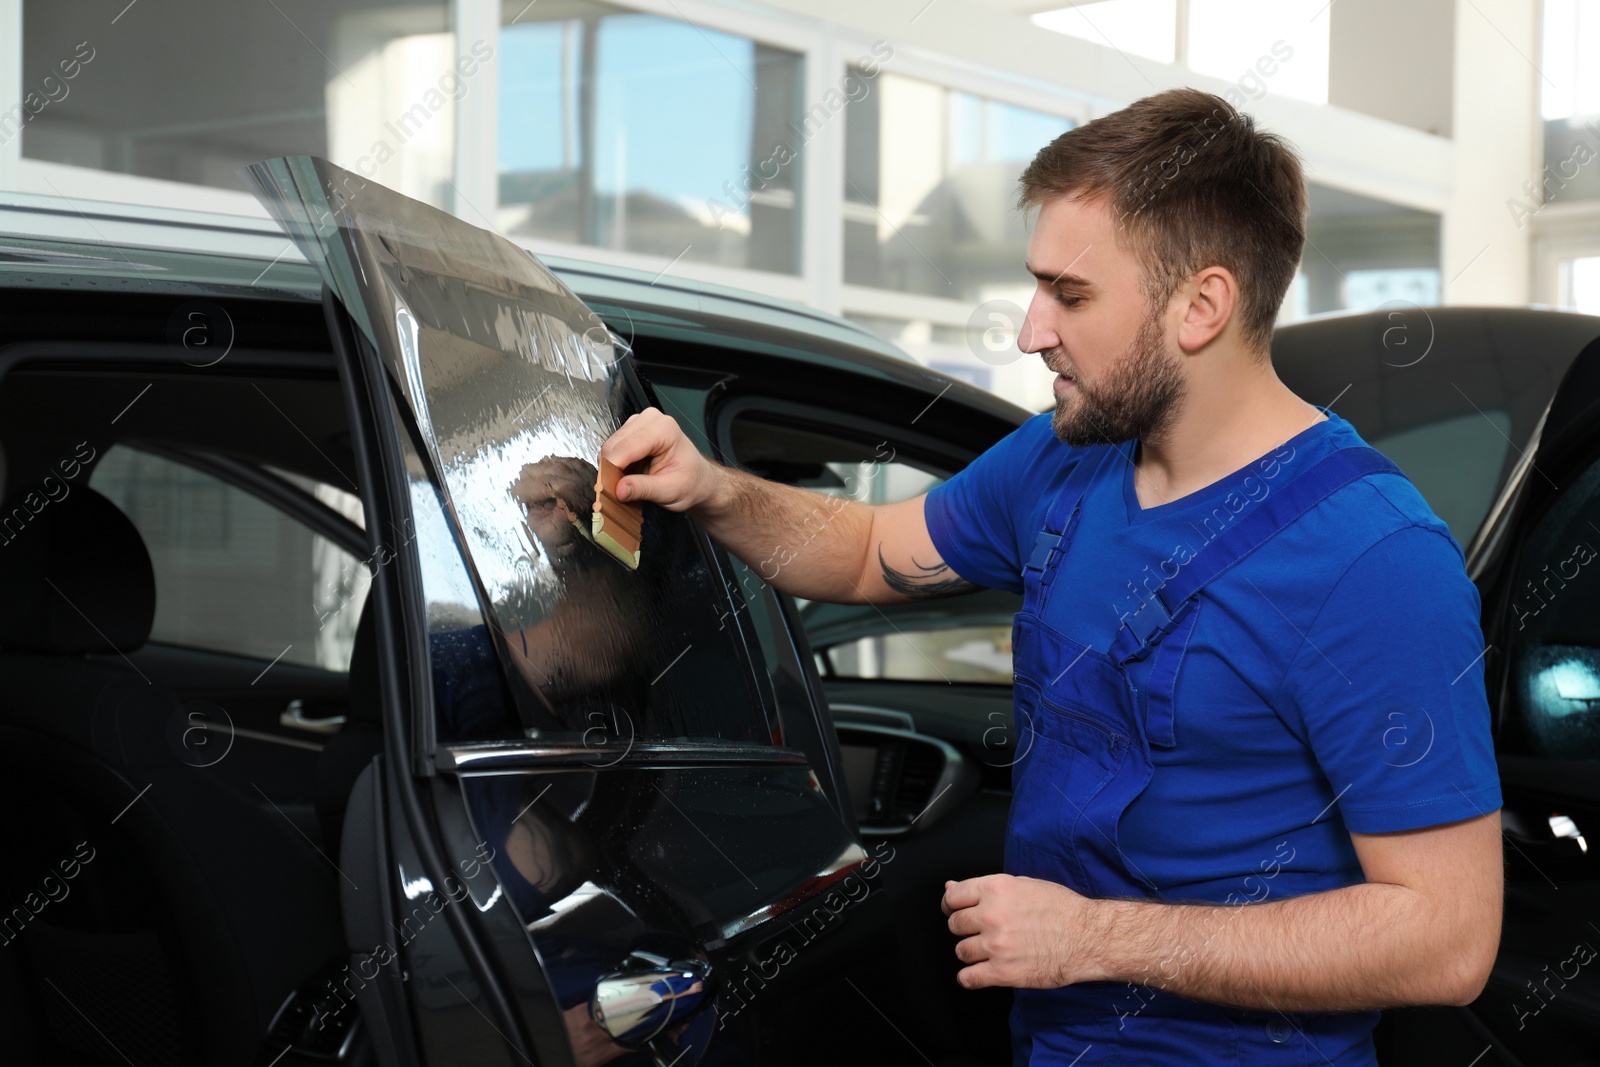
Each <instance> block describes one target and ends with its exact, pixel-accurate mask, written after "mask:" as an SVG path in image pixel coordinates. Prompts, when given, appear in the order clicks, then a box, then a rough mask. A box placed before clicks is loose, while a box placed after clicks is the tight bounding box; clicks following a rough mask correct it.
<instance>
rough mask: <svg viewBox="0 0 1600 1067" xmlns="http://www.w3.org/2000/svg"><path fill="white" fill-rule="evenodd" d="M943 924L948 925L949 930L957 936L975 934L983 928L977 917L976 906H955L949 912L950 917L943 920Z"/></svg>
mask: <svg viewBox="0 0 1600 1067" xmlns="http://www.w3.org/2000/svg"><path fill="white" fill-rule="evenodd" d="M945 925H946V926H948V927H950V932H951V933H952V934H955V935H956V936H957V937H966V936H967V935H968V934H975V933H977V932H978V931H980V930H982V929H983V924H982V922H980V921H979V919H978V909H976V908H957V909H956V910H955V911H953V912H951V913H950V918H949V919H947V920H946V921H945Z"/></svg>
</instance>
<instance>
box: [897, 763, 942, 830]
mask: <svg viewBox="0 0 1600 1067" xmlns="http://www.w3.org/2000/svg"><path fill="white" fill-rule="evenodd" d="M898 747H899V749H900V753H899V755H900V777H899V780H898V781H897V782H895V788H894V800H893V801H892V802H891V803H890V805H889V812H890V818H891V820H892V821H894V822H909V821H911V820H912V819H914V818H916V817H917V816H918V815H920V814H921V813H922V812H923V810H924V809H926V808H927V806H928V803H929V802H930V801H931V800H933V791H934V788H935V787H936V786H937V785H938V782H939V776H940V775H941V774H942V773H944V753H942V752H940V751H939V750H938V749H937V748H935V747H933V746H932V745H900V746H898Z"/></svg>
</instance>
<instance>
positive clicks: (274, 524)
mask: <svg viewBox="0 0 1600 1067" xmlns="http://www.w3.org/2000/svg"><path fill="white" fill-rule="evenodd" d="M89 485H90V487H91V488H93V489H95V490H96V491H98V492H100V493H102V494H104V495H105V496H106V497H107V498H109V499H110V500H111V502H112V503H114V504H116V505H117V506H118V507H119V508H121V509H122V511H123V513H124V514H125V515H127V516H128V518H129V519H130V520H131V521H132V522H133V525H134V527H135V528H136V529H137V530H138V531H139V536H140V537H142V538H143V539H144V543H145V547H146V548H147V549H148V550H149V552H150V562H151V565H152V566H153V568H154V570H155V579H156V616H155V622H154V624H153V625H152V627H151V630H150V640H151V641H156V642H161V643H163V644H173V645H184V646H187V647H190V648H201V649H207V650H209V651H213V652H228V653H233V654H236V655H241V656H250V657H254V658H257V659H263V660H278V661H279V662H283V663H294V664H298V665H300V666H305V667H321V668H323V669H325V670H331V671H347V670H348V669H349V666H350V651H351V648H352V647H353V646H354V644H355V630H356V622H357V620H358V619H359V618H360V617H361V607H362V605H363V604H364V603H365V602H366V597H367V590H368V588H369V587H370V585H371V577H370V575H369V574H368V571H367V568H366V565H365V564H364V563H363V562H362V561H361V560H358V559H357V558H356V557H355V556H353V555H351V554H350V553H349V552H346V551H345V550H344V549H342V548H341V547H339V546H338V545H336V544H334V543H333V542H332V541H329V540H328V539H327V538H325V537H323V536H322V535H320V534H318V533H315V532H314V531H312V530H311V529H310V528H308V527H307V526H305V525H304V524H302V523H300V522H299V521H297V520H296V519H294V518H293V517H291V516H289V515H287V514H285V513H284V512H282V511H279V510H278V509H277V508H274V507H272V506H271V505H270V504H267V503H266V502H264V501H262V500H261V499H260V498H259V497H256V496H254V495H252V494H250V493H248V492H246V491H244V490H243V489H240V488H237V487H236V486H233V485H230V484H228V483H227V482H225V481H222V480H221V479H219V478H216V477H214V476H212V475H210V474H206V473H203V472H201V471H198V470H195V469H194V468H192V467H188V466H185V465H184V464H182V463H178V462H176V461H174V460H171V459H167V458H166V457H164V456H158V455H155V454H153V453H151V452H146V451H142V450H140V449H137V448H134V447H131V446H129V445H123V444H118V445H113V446H112V447H111V448H109V449H107V450H106V452H105V454H104V456H102V457H101V459H100V462H99V463H98V464H97V465H96V466H95V469H94V473H93V474H92V475H91V477H90V479H89ZM319 495H320V496H322V498H323V499H324V502H325V503H330V504H334V505H335V506H337V505H338V504H339V503H340V498H342V497H348V496H349V494H347V493H343V492H341V491H340V490H336V489H333V488H332V487H328V489H327V492H326V493H325V494H319ZM351 499H354V498H351ZM357 507H359V505H357ZM352 510H354V509H350V508H349V507H348V505H346V509H345V511H346V514H347V515H351V513H352ZM354 516H359V510H354ZM354 516H353V517H354Z"/></svg>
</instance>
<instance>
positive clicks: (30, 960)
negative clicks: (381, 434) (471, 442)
mask: <svg viewBox="0 0 1600 1067" xmlns="http://www.w3.org/2000/svg"><path fill="white" fill-rule="evenodd" d="M46 302H49V301H46ZM55 302H56V303H60V301H59V300H57V301H55ZM108 318H109V317H108ZM123 325H124V326H125V327H126V325H127V324H126V323H124V324H123ZM305 326H306V327H307V328H308V329H311V330H314V328H315V327H316V326H320V323H319V322H316V320H315V319H310V318H308V319H307V321H306V322H305ZM280 332H282V330H281V328H280ZM128 334H129V335H134V336H137V331H135V330H131V329H130V330H128ZM7 340H11V339H7ZM324 344H325V341H324ZM7 349H8V351H7V353H6V354H7V355H9V356H10V357H11V359H10V360H8V361H7V371H8V372H7V373H5V376H4V378H3V380H0V427H3V429H0V449H3V453H0V454H3V457H4V501H5V504H4V517H3V518H0V529H3V535H0V537H3V541H4V544H3V546H0V547H3V548H4V549H5V551H4V552H3V553H0V572H3V574H4V583H5V588H6V589H7V590H8V592H9V596H8V598H7V601H8V603H7V608H8V610H7V611H6V613H5V615H4V623H3V624H0V625H3V627H4V633H3V636H0V682H3V684H4V686H5V689H6V692H7V699H6V701H5V702H4V704H3V711H0V732H3V734H4V735H5V737H6V740H7V743H8V744H9V746H10V750H11V751H12V752H13V753H15V754H17V755H18V756H19V757H20V758H18V759H16V760H15V761H14V769H13V773H11V774H8V775H6V776H5V779H4V784H3V785H0V789H3V790H4V793H5V797H6V800H7V801H8V802H9V804H8V810H10V811H13V812H16V813H19V814H25V817H20V818H15V819H12V820H10V821H9V822H8V825H7V827H6V829H5V830H4V831H3V835H4V839H5V843H6V847H7V851H8V856H9V857H10V858H9V861H8V862H7V863H6V864H4V865H3V866H0V882H3V884H4V889H5V893H6V899H7V901H8V902H10V903H11V905H12V907H11V910H10V911H9V912H7V913H6V914H5V915H4V916H3V917H0V931H3V939H4V941H5V943H6V944H7V945H8V946H10V947H11V950H10V951H8V952H4V953H0V989H3V992H0V996H4V998H5V1000H6V1001H7V1003H8V1004H11V1005H26V1006H27V1007H28V1008H29V1009H30V1010H27V1011H23V1012H19V1013H15V1014H13V1015H12V1018H13V1020H14V1022H13V1025H12V1026H11V1027H10V1028H8V1029H9V1030H10V1033H9V1035H8V1045H9V1046H10V1047H11V1048H12V1049H13V1050H17V1051H18V1055H19V1060H18V1061H19V1062H23V1063H102V1062H104V1063H111V1062H122V1056H123V1054H124V1053H126V1054H127V1055H131V1056H133V1057H135V1059H136V1060H137V1061H138V1062H141V1063H144V1062H149V1063H179V1062H210V1063H224V1062H239V1063H243V1062H250V1061H252V1060H253V1059H254V1057H255V1055H256V1054H257V1052H258V1050H259V1049H260V1048H261V1047H262V1038H263V1035H264V1034H266V1033H267V1031H268V1028H269V1027H270V1026H271V1025H272V1024H273V1022H274V1020H275V1019H276V1018H278V1017H279V1016H280V1013H281V1010H282V1009H283V1008H284V1007H285V1004H286V1001H287V1000H288V999H290V994H292V993H294V992H295V991H296V990H297V989H298V988H299V987H301V986H302V985H307V986H310V985H314V984H315V983H314V981H313V980H314V978H315V977H316V975H317V974H318V973H319V971H320V970H321V969H323V968H324V967H326V966H328V965H330V964H331V962H332V961H334V960H336V959H338V958H339V957H340V956H341V955H342V953H343V945H344V939H343V936H342V932H341V924H340V916H339V897H338V889H339V887H338V881H339V879H340V877H341V876H340V874H339V872H338V870H337V868H336V867H335V866H334V864H333V861H332V860H331V859H330V858H329V857H330V856H336V855H337V846H338V842H337V833H338V827H339V825H340V821H341V817H342V813H343V808H344V804H345V802H346V800H347V798H348V796H349V792H350V789H351V787H352V786H353V784H354V782H355V777H356V775H357V774H359V772H360V770H361V769H362V768H363V767H364V766H365V765H366V763H367V762H368V761H369V760H370V758H371V756H372V755H373V754H375V753H376V752H377V751H378V748H379V745H378V743H377V741H376V739H378V738H380V737H381V734H380V733H379V731H378V728H377V725H376V724H377V719H378V697H377V691H376V670H375V666H374V664H375V647H374V644H373V636H372V629H373V627H372V625H371V623H370V620H369V619H367V614H368V613H365V612H364V611H363V607H364V601H365V593H366V588H367V584H368V575H367V572H366V567H365V564H364V562H363V560H362V557H363V556H364V555H365V554H366V552H365V549H364V547H363V546H364V544H365V537H364V534H363V532H362V528H361V509H360V502H359V497H358V495H357V492H356V487H355V485H354V484H353V483H352V482H351V480H350V477H349V474H348V473H347V472H350V471H352V470H353V469H354V464H353V463H352V459H351V452H350V440H349V434H348V432H347V428H346V417H345V409H344V400H343V397H342V395H341V392H340V386H339V381H338V377H337V375H336V373H335V372H334V367H333V362H332V359H331V357H330V356H328V355H327V354H325V353H323V354H321V355H320V356H319V355H318V354H317V353H316V352H315V351H314V350H301V351H294V350H289V351H276V352H272V351H269V352H252V351H234V352H231V353H229V355H231V356H232V359H223V360H221V361H220V362H218V363H216V364H215V365H209V366H202V363H203V362H206V361H201V360H199V359H198V358H196V357H194V356H192V355H191V354H190V353H186V352H185V351H184V350H183V349H182V348H181V347H180V348H176V349H171V348H169V349H167V350H166V351H157V350H156V349H157V346H154V345H148V344H143V345H141V344H137V343H134V344H126V345H123V344H118V343H115V342H110V341H105V340H94V341H89V342H86V343H84V344H77V345H75V344H70V343H65V342H53V341H42V340H38V339H27V338H24V339H21V340H13V341H12V343H11V344H9V345H7ZM183 356H190V359H189V360H187V361H186V360H184V359H182V358H181V357H183ZM364 622H365V623H366V625H362V623H364ZM173 756H177V757H178V758H177V759H176V760H174V759H173V758H172V757H173ZM41 872H43V873H41ZM13 943H14V944H13ZM52 987H53V988H54V989H55V990H56V991H57V992H59V993H60V994H61V996H59V997H58V996H54V995H49V994H48V991H49V990H50V989H51V988H52ZM91 1019H92V1020H93V1022H90V1020H91ZM349 1037H350V1034H348V1033H343V1034H340V1035H339V1036H338V1038H337V1041H336V1044H337V1042H342V1041H344V1040H347V1039H348V1038H349Z"/></svg>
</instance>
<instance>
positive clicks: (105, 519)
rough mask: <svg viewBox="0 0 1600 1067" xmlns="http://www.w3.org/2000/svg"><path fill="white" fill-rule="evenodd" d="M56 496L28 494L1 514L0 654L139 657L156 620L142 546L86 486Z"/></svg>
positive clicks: (35, 488) (123, 519) (32, 489)
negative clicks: (18, 651) (0, 600)
mask: <svg viewBox="0 0 1600 1067" xmlns="http://www.w3.org/2000/svg"><path fill="white" fill-rule="evenodd" d="M53 488H54V490H55V493H56V495H52V494H51V493H49V492H46V490H45V488H44V487H43V486H42V485H32V486H28V487H27V488H25V489H23V490H21V491H19V492H17V493H15V494H14V495H12V497H11V498H10V500H9V501H8V502H7V503H6V504H5V505H4V507H0V590H3V599H4V603H5V605H6V611H5V612H4V613H3V615H0V647H4V648H7V649H28V650H31V651H35V652H53V653H60V654H67V653H79V652H123V653H127V652H132V651H133V650H134V649H136V648H139V647H141V646H142V645H143V644H144V643H145V641H146V640H148V639H149V637H150V624H151V623H152V622H153V621H154V619H155V614H156V578H155V571H154V570H153V569H152V568H151V566H150V553H149V552H148V551H147V550H146V549H145V547H144V539H143V538H141V537H140V536H139V531H138V530H136V529H134V526H133V523H132V522H130V521H129V520H128V517H127V516H126V515H124V514H123V513H122V510H121V509H120V508H118V507H117V506H116V505H115V504H113V503H112V502H111V501H109V500H107V499H106V498H105V497H103V496H101V495H100V494H99V493H97V492H95V491H94V490H93V489H90V488H89V487H88V486H86V485H70V484H66V483H61V482H54V485H53ZM62 488H66V489H67V492H66V494H65V495H60V490H61V489H62Z"/></svg>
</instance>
